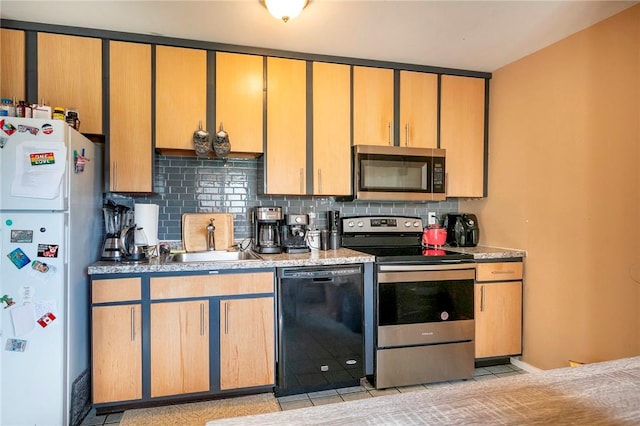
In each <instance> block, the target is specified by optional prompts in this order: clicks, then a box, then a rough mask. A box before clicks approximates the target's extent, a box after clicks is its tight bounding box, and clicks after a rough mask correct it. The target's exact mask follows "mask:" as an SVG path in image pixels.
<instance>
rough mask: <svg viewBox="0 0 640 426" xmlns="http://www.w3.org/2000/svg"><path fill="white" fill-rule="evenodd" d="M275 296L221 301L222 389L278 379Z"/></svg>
mask: <svg viewBox="0 0 640 426" xmlns="http://www.w3.org/2000/svg"><path fill="white" fill-rule="evenodd" d="M274 309H275V308H274V302H273V297H261V298H256V299H233V300H224V301H221V302H220V389H223V390H225V389H237V388H244V387H249V386H262V385H272V384H274V383H275V375H274V370H275V332H274Z"/></svg>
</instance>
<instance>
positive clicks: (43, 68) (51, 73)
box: [38, 33, 113, 134]
mask: <svg viewBox="0 0 640 426" xmlns="http://www.w3.org/2000/svg"><path fill="white" fill-rule="evenodd" d="M38 98H39V99H38V101H39V102H40V101H42V100H44V102H45V103H46V104H47V105H50V106H51V107H52V108H53V107H56V106H60V107H63V108H75V109H77V110H78V112H79V114H80V131H81V132H83V133H98V134H101V133H103V128H102V40H101V39H99V38H90V37H77V36H68V35H59V34H48V33H38ZM112 120H113V118H112Z"/></svg>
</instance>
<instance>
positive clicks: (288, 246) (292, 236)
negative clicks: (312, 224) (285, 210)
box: [280, 214, 311, 253]
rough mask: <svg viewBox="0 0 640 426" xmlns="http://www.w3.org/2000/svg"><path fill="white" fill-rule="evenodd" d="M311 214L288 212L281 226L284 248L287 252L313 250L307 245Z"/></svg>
mask: <svg viewBox="0 0 640 426" xmlns="http://www.w3.org/2000/svg"><path fill="white" fill-rule="evenodd" d="M308 230H309V215H306V214H286V215H284V222H283V223H282V225H281V226H280V238H281V240H282V249H283V250H284V252H285V253H306V252H309V251H311V249H310V248H309V246H308V245H307V231H308Z"/></svg>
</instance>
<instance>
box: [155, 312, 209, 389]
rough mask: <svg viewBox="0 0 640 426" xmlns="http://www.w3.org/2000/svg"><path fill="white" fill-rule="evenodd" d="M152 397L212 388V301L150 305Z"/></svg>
mask: <svg viewBox="0 0 640 426" xmlns="http://www.w3.org/2000/svg"><path fill="white" fill-rule="evenodd" d="M150 321H151V326H150V335H151V397H152V398H153V397H159V396H166V395H180V394H185V393H191V392H205V391H208V390H209V387H210V386H209V302H208V301H207V300H195V301H189V302H164V303H153V304H152V305H151V320H150Z"/></svg>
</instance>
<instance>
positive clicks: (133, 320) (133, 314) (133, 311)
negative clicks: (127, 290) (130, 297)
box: [131, 306, 136, 342]
mask: <svg viewBox="0 0 640 426" xmlns="http://www.w3.org/2000/svg"><path fill="white" fill-rule="evenodd" d="M131 341H132V342H135V341H136V308H134V307H133V306H132V307H131Z"/></svg>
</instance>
